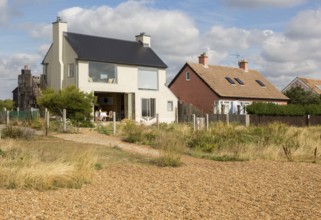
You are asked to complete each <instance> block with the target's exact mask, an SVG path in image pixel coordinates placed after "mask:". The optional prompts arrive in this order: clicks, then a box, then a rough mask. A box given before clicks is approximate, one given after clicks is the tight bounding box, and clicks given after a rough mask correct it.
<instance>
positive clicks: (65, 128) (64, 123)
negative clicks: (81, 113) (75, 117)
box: [62, 109, 67, 132]
mask: <svg viewBox="0 0 321 220" xmlns="http://www.w3.org/2000/svg"><path fill="white" fill-rule="evenodd" d="M62 111H63V112H62V114H63V116H62V122H63V126H64V128H63V131H64V132H66V131H67V111H66V109H63V110H62Z"/></svg>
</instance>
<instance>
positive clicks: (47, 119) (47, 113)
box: [45, 108, 49, 136]
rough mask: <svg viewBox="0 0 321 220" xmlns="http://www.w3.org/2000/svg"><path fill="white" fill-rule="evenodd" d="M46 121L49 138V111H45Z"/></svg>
mask: <svg viewBox="0 0 321 220" xmlns="http://www.w3.org/2000/svg"><path fill="white" fill-rule="evenodd" d="M45 120H46V136H48V130H49V111H48V110H47V108H46V110H45Z"/></svg>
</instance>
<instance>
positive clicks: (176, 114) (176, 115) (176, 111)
mask: <svg viewBox="0 0 321 220" xmlns="http://www.w3.org/2000/svg"><path fill="white" fill-rule="evenodd" d="M175 122H176V123H178V108H177V107H176V108H175Z"/></svg>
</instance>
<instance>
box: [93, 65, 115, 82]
mask: <svg viewBox="0 0 321 220" xmlns="http://www.w3.org/2000/svg"><path fill="white" fill-rule="evenodd" d="M88 77H89V78H88V81H89V82H100V83H117V71H116V65H115V64H112V63H99V62H89V76H88Z"/></svg>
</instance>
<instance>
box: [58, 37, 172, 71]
mask: <svg viewBox="0 0 321 220" xmlns="http://www.w3.org/2000/svg"><path fill="white" fill-rule="evenodd" d="M64 36H65V38H66V40H67V41H68V43H69V44H70V46H71V47H72V48H73V49H74V51H75V52H76V53H77V55H78V59H82V60H90V61H101V62H109V63H118V64H128V65H137V66H147V67H157V68H167V65H166V64H165V63H164V62H163V61H162V60H161V59H160V58H159V57H158V56H157V54H156V53H155V52H154V51H153V50H152V49H151V48H150V47H144V46H143V45H142V44H141V43H139V42H136V41H125V40H118V39H111V38H104V37H97V36H90V35H83V34H75V33H70V32H65V33H64Z"/></svg>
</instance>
